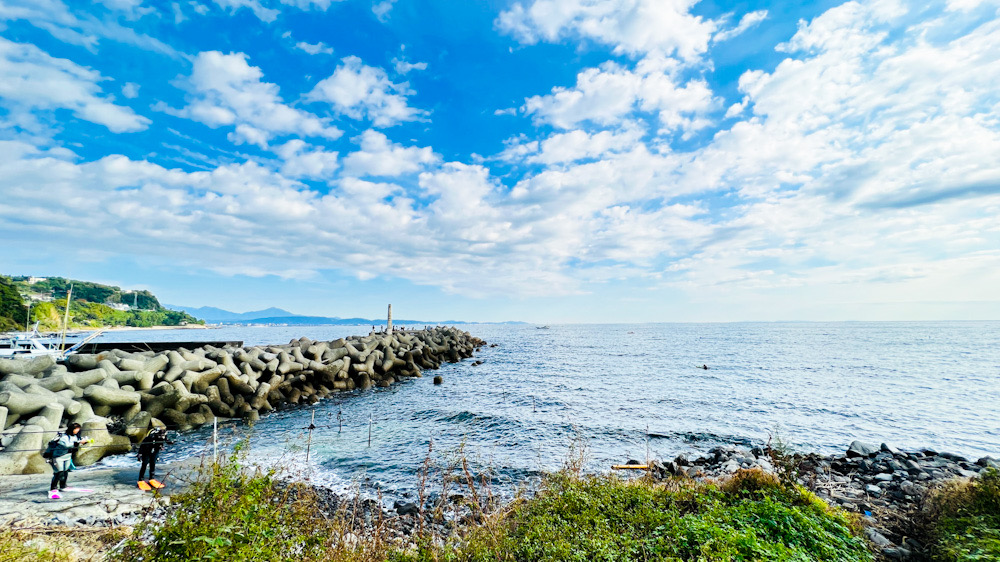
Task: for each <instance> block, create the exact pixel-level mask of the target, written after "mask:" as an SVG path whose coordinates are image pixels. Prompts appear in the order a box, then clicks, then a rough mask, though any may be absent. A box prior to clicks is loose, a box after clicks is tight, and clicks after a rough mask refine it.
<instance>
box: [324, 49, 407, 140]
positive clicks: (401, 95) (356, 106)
mask: <svg viewBox="0 0 1000 562" xmlns="http://www.w3.org/2000/svg"><path fill="white" fill-rule="evenodd" d="M341 62H342V64H341V65H340V66H338V67H337V69H336V70H335V71H334V72H333V74H332V75H331V76H329V77H328V78H326V79H324V80H322V81H321V82H320V83H318V84H316V87H315V88H313V90H312V91H311V92H309V94H308V95H307V96H306V97H307V99H310V100H312V101H317V102H327V103H329V104H331V105H332V106H333V107H334V109H336V110H337V111H338V112H339V113H342V114H344V115H347V116H348V117H350V118H351V119H365V118H367V119H369V120H370V121H371V122H372V124H373V125H374V126H376V127H389V126H392V125H395V124H396V123H399V122H401V121H413V120H415V119H418V118H420V117H421V116H423V115H424V112H423V111H421V110H419V109H415V108H412V107H410V106H408V105H407V100H406V96H408V95H410V94H412V93H413V92H412V91H411V90H410V88H409V85H408V84H407V83H405V82H404V83H401V84H395V83H393V82H392V81H391V80H389V77H388V76H387V75H386V73H385V71H384V70H382V69H381V68H376V67H373V66H368V65H366V64H364V63H363V62H361V59H360V58H358V57H355V56H350V57H345V58H343V59H342V60H341Z"/></svg>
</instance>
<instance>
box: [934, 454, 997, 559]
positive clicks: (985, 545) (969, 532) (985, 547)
mask: <svg viewBox="0 0 1000 562" xmlns="http://www.w3.org/2000/svg"><path fill="white" fill-rule="evenodd" d="M921 518H922V520H923V523H922V526H923V527H924V530H925V532H926V533H927V537H928V538H929V539H930V549H929V550H930V554H931V558H932V559H934V560H948V561H961V562H966V561H968V562H972V561H981V560H983V561H985V560H1000V471H997V470H996V469H989V470H986V471H984V472H983V473H981V474H980V475H979V477H978V478H976V479H973V480H965V481H963V480H957V481H952V482H948V483H946V484H944V485H943V486H941V487H940V488H938V489H936V490H935V491H933V492H932V493H931V494H930V495H929V496H928V498H927V501H926V502H925V505H924V508H923V510H922V513H921Z"/></svg>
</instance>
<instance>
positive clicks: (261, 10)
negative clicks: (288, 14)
mask: <svg viewBox="0 0 1000 562" xmlns="http://www.w3.org/2000/svg"><path fill="white" fill-rule="evenodd" d="M213 1H214V2H215V4H216V5H217V6H219V7H220V8H222V9H223V10H228V11H229V12H230V13H236V12H238V11H240V10H241V9H243V8H246V9H248V10H250V11H251V12H253V15H255V16H257V18H258V19H260V21H263V22H268V23H270V22H272V21H274V20H276V19H278V14H280V13H281V11H280V10H274V9H271V8H265V7H264V5H263V4H261V3H260V0H213Z"/></svg>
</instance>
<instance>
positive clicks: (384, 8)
mask: <svg viewBox="0 0 1000 562" xmlns="http://www.w3.org/2000/svg"><path fill="white" fill-rule="evenodd" d="M395 3H396V0H382V1H381V2H375V3H374V4H372V13H373V14H375V17H377V18H378V21H381V22H385V21H388V19H389V12H391V11H392V5H393V4H395Z"/></svg>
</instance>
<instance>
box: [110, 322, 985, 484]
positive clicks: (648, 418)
mask: <svg viewBox="0 0 1000 562" xmlns="http://www.w3.org/2000/svg"><path fill="white" fill-rule="evenodd" d="M369 329H370V326H365V327H360V326H332V327H331V326H301V327H280V328H278V327H231V328H221V329H216V330H205V331H192V330H182V331H163V332H159V331H157V332H120V333H116V334H114V335H113V336H112V337H114V338H115V339H117V340H119V341H125V340H141V339H143V338H148V339H150V340H154V339H155V340H193V339H204V340H209V339H211V340H228V339H241V340H244V341H245V344H246V345H253V344H266V343H271V344H276V343H287V342H288V341H289V340H290V339H293V338H298V337H300V336H308V337H310V338H312V339H317V340H331V339H335V338H338V337H342V336H348V335H352V334H367V333H368V330H369ZM462 329H465V330H467V331H469V332H470V333H472V334H473V335H475V336H477V337H480V338H482V339H484V340H486V341H487V342H488V343H489V344H497V347H484V348H483V349H482V350H481V352H479V353H478V354H477V355H476V356H475V357H474V358H472V359H467V360H464V361H462V362H461V363H457V364H445V365H444V366H443V367H442V368H441V369H440V370H438V371H428V372H425V376H424V377H422V378H418V379H412V380H407V381H403V382H401V383H399V384H396V385H394V386H393V387H391V388H386V389H381V388H379V389H372V390H368V391H355V392H350V393H343V394H339V395H336V396H335V397H332V398H329V399H326V400H324V401H321V402H320V403H318V404H315V405H312V406H304V407H298V408H294V409H288V410H283V411H279V412H275V413H272V414H269V415H266V416H264V417H263V418H262V419H261V421H260V422H259V423H258V424H256V425H255V427H254V428H253V430H252V435H251V446H250V453H249V456H250V458H251V460H253V461H256V462H261V463H270V462H276V463H280V464H282V465H284V466H288V467H292V468H293V469H296V470H301V471H305V472H306V473H308V474H309V475H310V477H311V478H312V479H313V480H314V481H316V482H321V483H325V484H328V485H330V486H333V487H341V488H348V487H354V488H358V487H360V488H361V489H362V490H364V491H366V492H373V493H374V491H376V490H377V491H379V492H381V493H382V494H383V495H384V496H385V497H386V498H388V499H391V498H394V497H398V496H405V495H412V493H413V491H414V489H415V487H416V486H417V485H418V476H417V474H418V470H419V469H420V467H421V465H422V463H423V462H424V459H425V458H427V457H428V451H429V447H430V450H431V453H430V457H431V458H432V460H434V462H436V463H438V464H442V463H445V462H447V461H448V459H450V458H454V457H455V455H456V454H457V452H458V451H459V449H461V450H462V452H463V453H464V455H465V456H466V457H467V458H468V459H469V461H470V463H471V466H472V468H473V470H484V469H489V470H490V471H491V472H492V474H493V475H494V476H493V482H494V486H495V488H496V489H497V490H499V491H501V492H503V491H510V490H512V489H513V488H514V487H515V486H516V485H518V484H521V483H524V482H529V483H530V482H534V481H535V479H537V477H538V476H539V475H540V474H541V473H542V472H543V471H547V470H554V469H558V468H559V467H560V466H562V465H563V463H564V462H565V461H566V460H567V458H568V456H569V454H570V449H571V447H579V446H581V445H583V446H584V447H585V448H586V451H587V455H586V459H587V465H586V466H587V468H588V469H589V470H595V471H596V470H607V469H608V468H609V467H610V465H611V464H616V463H621V462H624V461H626V460H629V459H635V460H645V459H646V458H647V456H648V457H649V458H673V457H674V456H675V455H677V454H678V453H698V452H704V451H707V450H708V449H710V448H711V447H714V446H716V445H720V444H731V443H739V444H744V445H750V444H761V443H764V442H766V441H767V439H768V437H769V435H770V434H771V433H773V432H775V431H777V433H778V435H779V436H780V437H781V438H782V440H784V441H786V442H787V443H790V444H791V445H792V446H793V447H794V448H795V449H797V450H801V451H816V452H821V453H833V452H840V451H844V450H845V449H846V448H847V446H848V445H849V444H850V442H851V441H852V440H854V439H860V440H863V441H869V442H872V443H875V444H878V443H881V442H886V443H889V444H891V445H894V446H896V447H898V448H901V449H906V450H911V449H920V448H932V449H935V450H938V451H948V452H953V453H958V454H962V455H965V456H968V457H969V458H971V459H976V458H979V457H981V456H984V455H993V456H1000V345H998V344H1000V322H912V323H908V322H886V323H873V322H858V323H845V322H838V323H731V324H635V325H631V324H612V325H553V326H551V328H550V329H536V327H534V326H525V325H488V324H483V325H467V326H462ZM475 360H482V361H484V363H483V364H482V365H479V366H473V365H472V363H473V361H475ZM702 365H708V367H709V369H708V370H704V369H702V368H701V366H702ZM433 375H442V376H443V377H444V384H443V385H440V386H434V385H433V384H432V380H431V379H432V376H433ZM313 419H315V422H314V423H315V425H316V426H317V429H315V430H314V431H313V432H312V434H311V440H310V435H309V432H308V431H306V428H307V426H309V424H310V422H311V421H312V420H313ZM220 427H221V429H220V434H221V435H222V438H221V439H222V442H223V446H225V445H226V443H229V442H231V439H232V438H233V436H234V435H241V434H244V433H245V432H246V431H247V428H246V427H245V426H242V425H241V424H236V423H232V422H227V423H224V424H222V425H221V426H220ZM210 436H211V428H203V429H200V430H197V431H194V432H190V433H187V434H183V435H180V436H178V438H177V444H175V445H174V446H172V447H171V448H170V449H169V450H168V451H166V452H165V453H164V455H163V460H166V461H169V460H171V459H178V458H182V457H188V456H192V455H200V454H204V453H205V452H206V451H210V449H211V448H210V446H209V445H208V443H209V440H210ZM369 440H370V444H369ZM307 445H308V454H309V462H308V465H307V464H306V449H307ZM102 464H103V465H118V466H121V465H128V464H134V459H132V458H130V457H117V458H110V459H105V460H104V461H102Z"/></svg>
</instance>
